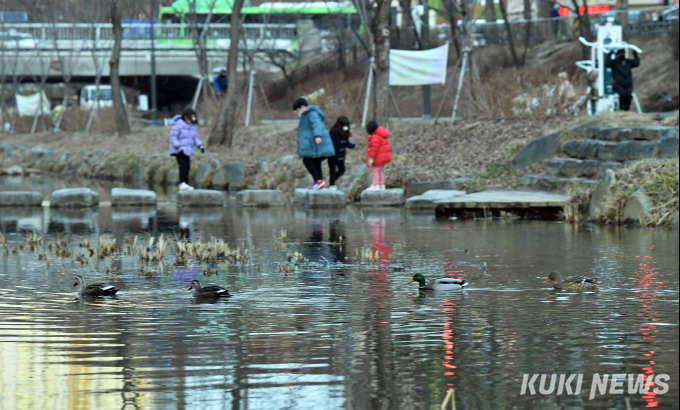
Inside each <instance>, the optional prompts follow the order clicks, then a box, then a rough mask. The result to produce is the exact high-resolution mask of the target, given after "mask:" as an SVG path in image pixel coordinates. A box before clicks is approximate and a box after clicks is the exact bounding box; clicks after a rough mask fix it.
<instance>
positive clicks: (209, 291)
mask: <svg viewBox="0 0 680 410" xmlns="http://www.w3.org/2000/svg"><path fill="white" fill-rule="evenodd" d="M191 289H193V290H194V297H197V298H228V297H231V295H230V294H229V291H228V290H226V289H225V288H223V287H221V286H217V285H210V286H206V287H202V286H201V282H200V281H199V280H198V279H194V280H192V281H191V286H190V287H189V290H191Z"/></svg>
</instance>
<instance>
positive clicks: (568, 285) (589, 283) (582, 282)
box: [543, 271, 600, 290]
mask: <svg viewBox="0 0 680 410" xmlns="http://www.w3.org/2000/svg"><path fill="white" fill-rule="evenodd" d="M548 282H552V285H553V287H554V288H555V289H567V290H592V289H597V285H599V284H600V283H599V282H598V281H596V280H595V279H591V278H586V277H585V276H567V277H566V278H564V279H562V275H560V273H559V272H555V271H553V272H550V275H548V279H547V280H546V281H545V282H543V283H548Z"/></svg>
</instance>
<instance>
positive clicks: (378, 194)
mask: <svg viewBox="0 0 680 410" xmlns="http://www.w3.org/2000/svg"><path fill="white" fill-rule="evenodd" d="M403 204H404V190H403V189H401V188H391V189H381V190H369V189H365V190H364V191H363V192H362V193H361V202H360V205H361V206H401V205H403Z"/></svg>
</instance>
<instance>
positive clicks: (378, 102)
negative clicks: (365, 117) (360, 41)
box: [371, 0, 390, 125]
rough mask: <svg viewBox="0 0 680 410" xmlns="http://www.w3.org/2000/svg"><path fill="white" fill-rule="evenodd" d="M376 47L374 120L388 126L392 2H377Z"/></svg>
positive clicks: (372, 29) (374, 23)
mask: <svg viewBox="0 0 680 410" xmlns="http://www.w3.org/2000/svg"><path fill="white" fill-rule="evenodd" d="M371 31H372V32H373V41H374V46H375V54H374V57H375V64H374V67H373V70H374V79H375V94H374V95H375V100H374V101H375V106H374V107H373V113H374V116H373V117H374V118H373V120H374V121H376V122H377V123H378V124H380V125H386V124H387V120H388V119H389V116H390V99H389V98H390V82H389V79H390V2H389V0H377V1H376V7H375V15H374V16H373V20H372V21H371Z"/></svg>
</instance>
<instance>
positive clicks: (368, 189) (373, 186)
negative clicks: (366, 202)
mask: <svg viewBox="0 0 680 410" xmlns="http://www.w3.org/2000/svg"><path fill="white" fill-rule="evenodd" d="M379 189H380V187H379V186H377V185H371V186H369V187H368V188H366V190H367V191H377V190H379Z"/></svg>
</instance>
